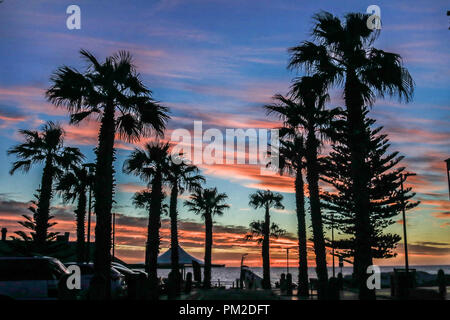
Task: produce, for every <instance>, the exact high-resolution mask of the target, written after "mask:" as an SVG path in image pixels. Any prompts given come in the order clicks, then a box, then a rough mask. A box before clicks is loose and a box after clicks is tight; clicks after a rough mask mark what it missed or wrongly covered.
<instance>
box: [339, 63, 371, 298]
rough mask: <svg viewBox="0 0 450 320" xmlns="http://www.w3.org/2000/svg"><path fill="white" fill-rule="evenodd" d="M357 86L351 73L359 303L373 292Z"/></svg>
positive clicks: (349, 97)
mask: <svg viewBox="0 0 450 320" xmlns="http://www.w3.org/2000/svg"><path fill="white" fill-rule="evenodd" d="M359 88H360V85H359V81H358V80H357V78H356V76H355V74H354V72H351V71H349V72H348V73H347V81H346V83H345V89H344V94H345V103H346V106H347V111H348V117H347V124H348V130H349V132H348V141H349V147H350V153H351V154H350V156H351V174H352V182H353V183H352V194H353V199H354V202H355V217H356V221H355V229H356V234H355V258H354V262H355V273H356V278H357V280H358V283H359V297H360V299H375V291H374V290H369V289H368V288H367V285H366V282H367V277H368V274H367V273H366V270H367V267H368V266H370V265H372V264H373V262H372V250H371V245H370V238H371V225H370V196H369V192H368V181H369V179H368V176H367V174H368V170H367V165H366V161H365V157H366V154H367V143H366V142H367V133H366V128H365V126H364V114H363V111H362V109H363V106H364V102H363V100H362V98H361V94H360V90H359Z"/></svg>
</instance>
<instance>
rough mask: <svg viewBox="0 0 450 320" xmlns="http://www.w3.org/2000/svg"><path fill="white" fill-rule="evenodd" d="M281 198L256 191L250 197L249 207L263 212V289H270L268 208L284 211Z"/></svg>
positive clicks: (270, 193)
mask: <svg viewBox="0 0 450 320" xmlns="http://www.w3.org/2000/svg"><path fill="white" fill-rule="evenodd" d="M282 200H283V196H282V195H281V194H280V193H273V192H272V191H270V190H267V191H261V190H258V191H256V192H255V193H252V194H251V195H250V201H249V203H248V204H249V206H251V207H253V208H255V209H258V208H263V209H264V210H265V216H264V226H263V230H262V231H263V235H264V238H263V240H262V258H263V284H262V285H263V288H264V289H270V288H271V283H270V243H269V241H270V208H276V209H284V206H283V204H282V203H281V201H282Z"/></svg>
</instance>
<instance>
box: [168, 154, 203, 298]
mask: <svg viewBox="0 0 450 320" xmlns="http://www.w3.org/2000/svg"><path fill="white" fill-rule="evenodd" d="M172 160H173V159H172ZM176 160H177V161H170V163H169V166H170V167H169V176H168V182H169V185H170V188H171V191H170V206H169V215H170V248H171V251H170V253H171V266H172V274H173V275H175V276H178V275H179V274H180V267H179V262H178V261H179V257H178V210H177V205H178V195H181V194H183V193H184V192H185V191H189V192H192V191H194V190H196V189H199V188H201V184H202V183H203V182H205V178H204V177H203V176H201V175H200V174H199V169H198V168H197V167H196V166H194V165H189V164H186V163H185V162H184V161H183V159H181V158H179V159H176ZM178 160H179V161H178ZM176 283H177V287H176V290H177V291H176V292H179V290H180V286H179V283H180V282H179V281H176Z"/></svg>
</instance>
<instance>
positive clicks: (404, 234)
mask: <svg viewBox="0 0 450 320" xmlns="http://www.w3.org/2000/svg"><path fill="white" fill-rule="evenodd" d="M415 175H416V174H415V173H401V174H400V188H401V192H402V215H403V242H404V245H403V246H404V247H405V270H406V273H408V272H409V262H408V240H407V238H406V213H405V211H406V203H405V194H404V190H403V182H405V181H406V178H407V177H410V176H415Z"/></svg>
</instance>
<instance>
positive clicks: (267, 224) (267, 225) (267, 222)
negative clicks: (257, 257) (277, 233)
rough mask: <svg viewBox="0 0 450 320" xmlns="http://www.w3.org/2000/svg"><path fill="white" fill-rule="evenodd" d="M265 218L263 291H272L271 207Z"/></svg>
mask: <svg viewBox="0 0 450 320" xmlns="http://www.w3.org/2000/svg"><path fill="white" fill-rule="evenodd" d="M265 209H266V212H265V217H264V235H263V243H262V258H263V289H270V288H271V284H270V240H269V239H270V212H269V206H268V205H266V208H265Z"/></svg>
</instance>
